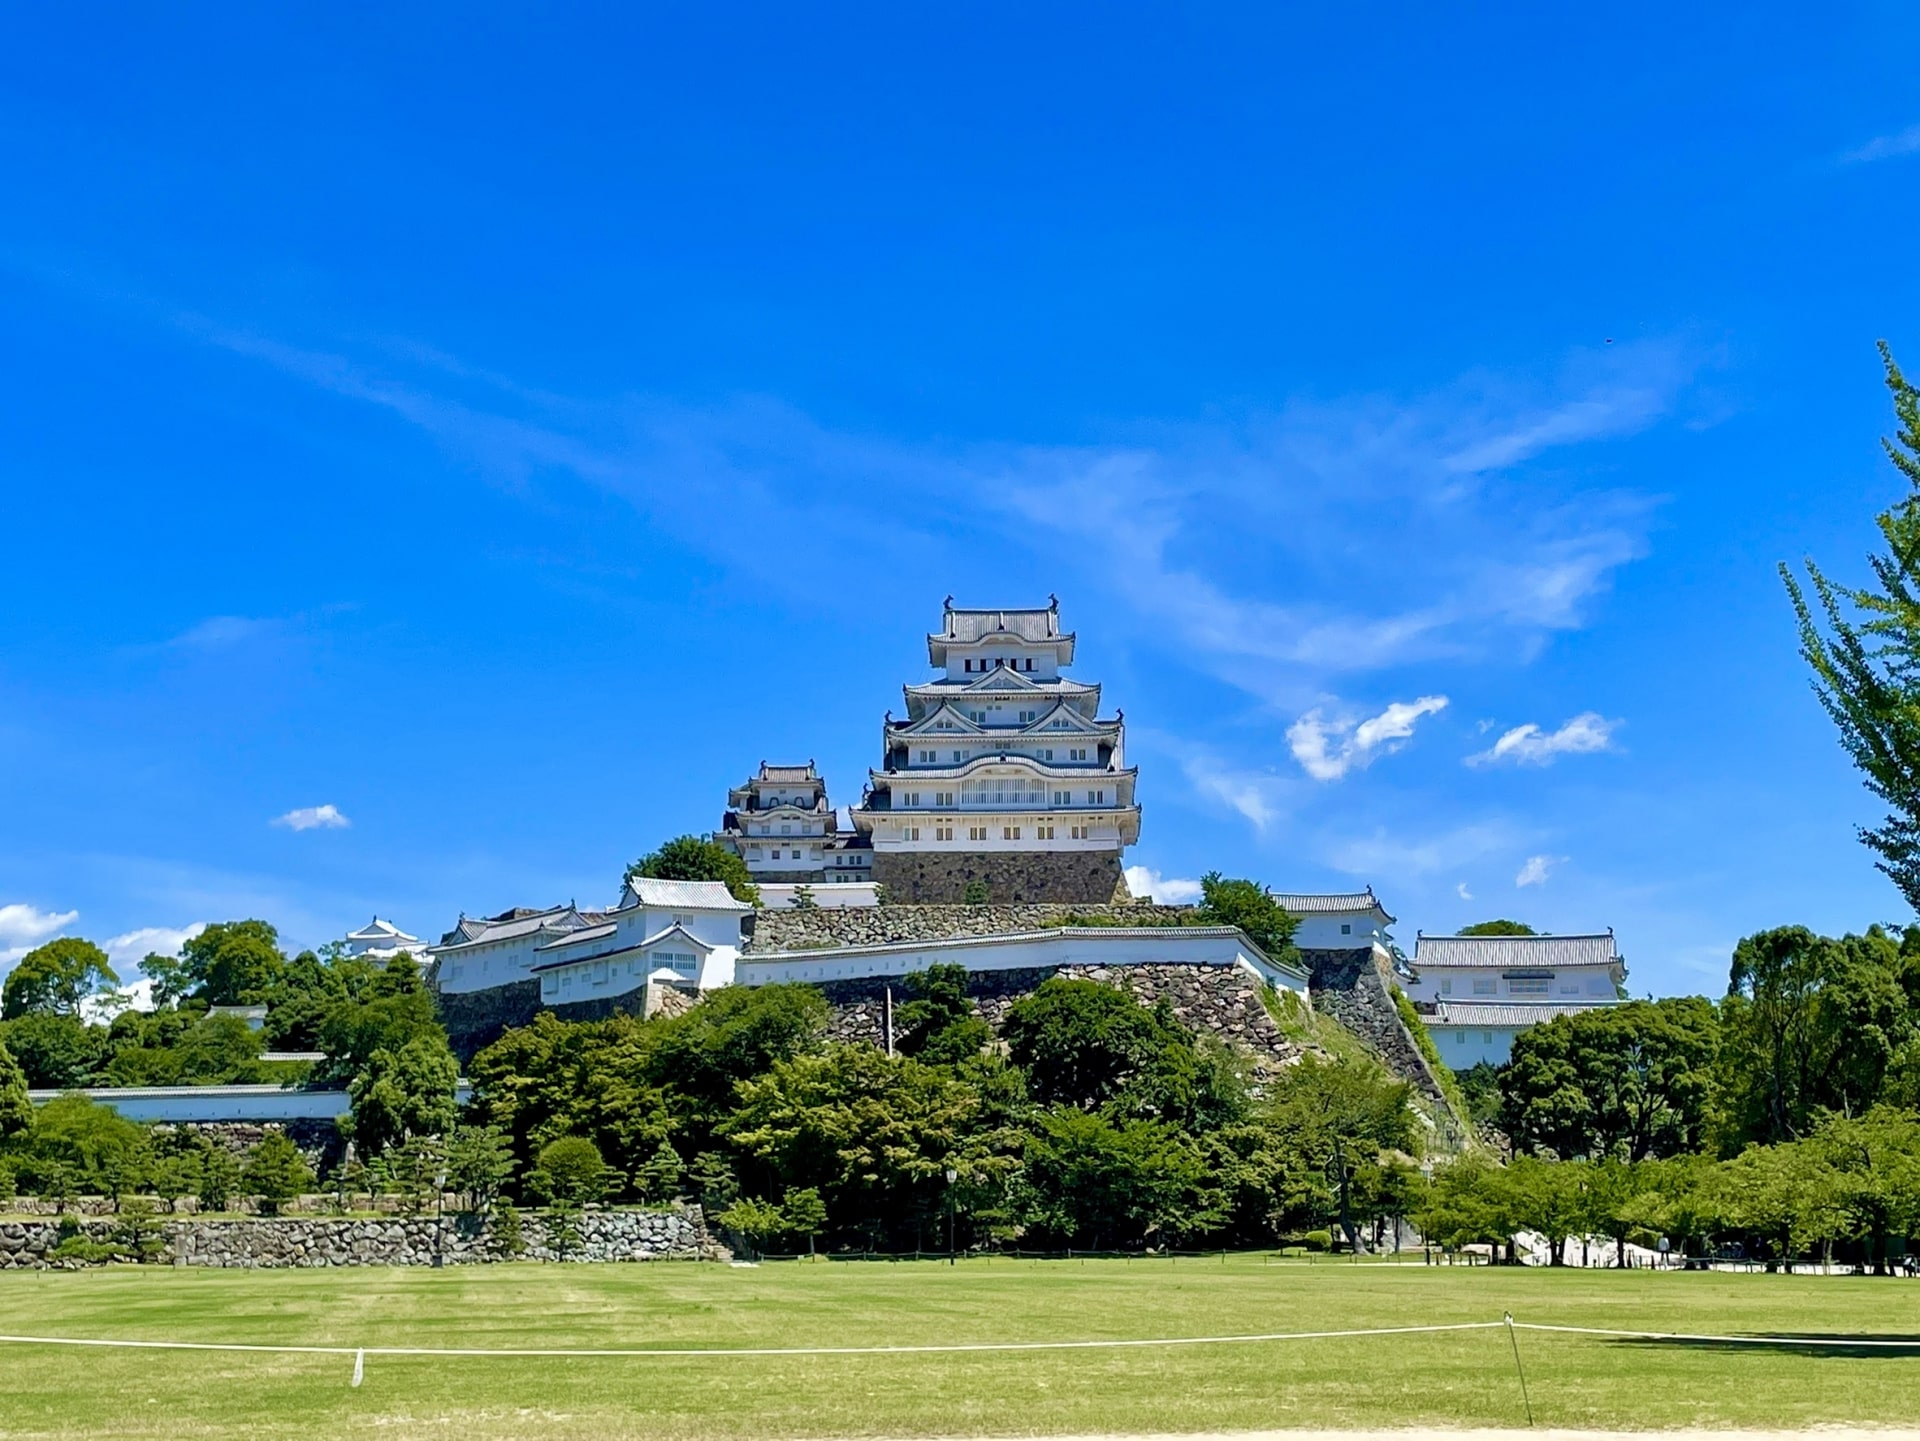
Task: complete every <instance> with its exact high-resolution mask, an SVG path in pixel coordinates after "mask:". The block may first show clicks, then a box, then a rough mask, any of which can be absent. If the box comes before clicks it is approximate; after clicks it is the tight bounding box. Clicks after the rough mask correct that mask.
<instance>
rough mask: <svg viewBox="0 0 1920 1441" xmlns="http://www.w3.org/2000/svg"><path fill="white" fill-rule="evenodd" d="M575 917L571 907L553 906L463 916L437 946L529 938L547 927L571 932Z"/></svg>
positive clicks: (575, 913)
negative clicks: (549, 907)
mask: <svg viewBox="0 0 1920 1441" xmlns="http://www.w3.org/2000/svg"><path fill="white" fill-rule="evenodd" d="M577 914H579V913H577V912H575V910H574V908H573V907H572V906H554V907H552V908H551V909H549V910H544V911H535V910H527V909H524V908H523V909H520V910H513V911H508V912H506V913H505V914H504V915H501V916H497V917H488V916H462V917H461V918H460V922H459V924H458V925H456V926H455V927H454V928H453V929H452V930H450V931H448V932H447V933H446V934H445V935H444V936H442V937H441V938H440V945H441V946H443V947H444V946H462V945H466V944H468V943H470V942H473V941H506V940H512V939H513V938H514V937H515V936H527V935H532V934H533V933H534V932H535V931H538V930H542V929H544V928H546V927H548V926H554V927H557V928H559V929H572V928H573V925H574V918H575V916H576V915H577ZM594 919H596V920H597V919H598V917H597V916H596V917H594Z"/></svg>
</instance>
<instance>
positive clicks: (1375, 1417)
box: [0, 1258, 1920, 1441]
mask: <svg viewBox="0 0 1920 1441" xmlns="http://www.w3.org/2000/svg"><path fill="white" fill-rule="evenodd" d="M1506 1310H1511V1311H1512V1312H1513V1313H1514V1315H1515V1317H1516V1318H1518V1319H1520V1320H1523V1321H1543V1322H1557V1323H1563V1324H1574V1325H1595V1326H1612V1327H1619V1328H1647V1329H1657V1330H1685V1331H1713V1332H1731V1333H1755V1332H1787V1333H1794V1334H1800V1335H1807V1334H1821V1335H1833V1336H1836V1337H1845V1336H1862V1335H1879V1336H1887V1335H1897V1336H1903V1337H1904V1336H1912V1337H1916V1338H1920V1284H1914V1283H1911V1282H1906V1281H1899V1280H1873V1279H1853V1278H1845V1279H1843V1278H1827V1277H1819V1276H1793V1277H1787V1276H1766V1275H1752V1276H1749V1275H1739V1276H1733V1275H1717V1274H1715V1275H1697V1274H1694V1275H1689V1274H1673V1273H1664V1274H1652V1273H1648V1272H1642V1271H1634V1272H1625V1273H1609V1272H1579V1271H1567V1272H1548V1271H1541V1270H1507V1269H1485V1268H1475V1269H1466V1268H1435V1269H1429V1268H1426V1267H1419V1266H1413V1267H1390V1266H1350V1265H1341V1264H1338V1263H1323V1264H1320V1265H1314V1266H1309V1265H1302V1264H1297V1263H1296V1264H1273V1265H1267V1264H1263V1262H1262V1261H1261V1260H1260V1259H1259V1258H1245V1259H1234V1260H1231V1261H1228V1262H1226V1263H1225V1264H1222V1263H1221V1262H1220V1261H1218V1260H1213V1261H1198V1260H1180V1261H1175V1262H1168V1261H1134V1262H1131V1263H1129V1262H1120V1261H1094V1262H1088V1263H1085V1264H1082V1263H1079V1262H1057V1261H1056V1262H1038V1263H1035V1262H1006V1261H995V1262H984V1261H974V1262H968V1263H963V1264H962V1265H960V1266H957V1267H948V1266H945V1265H941V1264H938V1263H934V1262H926V1263H908V1264H896V1265H888V1264H841V1263H835V1264H812V1265H799V1264H788V1265H768V1266H763V1267H760V1268H758V1269H732V1268H729V1267H725V1266H716V1265H699V1264H664V1263H662V1264H647V1265H622V1266H584V1265H574V1266H533V1265H525V1266H521V1265H516V1266H495V1267H471V1268H466V1267H462V1268H455V1269H448V1270H444V1271H438V1272H435V1271H429V1270H404V1269H391V1270H389V1269H371V1268H370V1269H364V1270H360V1269H348V1270H334V1271H210V1270H174V1269H172V1268H132V1267H115V1268H110V1269H104V1270H92V1271H81V1272H10V1273H7V1274H4V1275H0V1331H4V1332H7V1333H12V1334H28V1335H60V1336H95V1337H105V1336H112V1337H131V1338H143V1339H156V1340H160V1339H168V1340H201V1341H253V1342H278V1343H299V1344H319V1345H349V1346H357V1345H365V1346H380V1345H386V1346H407V1345H425V1346H473V1347H483V1348H484V1347H505V1346H552V1347H564V1346H695V1347H708V1346H711V1347H724V1346H752V1345H760V1346H806V1345H854V1346H857V1345H898V1344H907V1343H915V1342H947V1341H970V1340H1028V1339H1032V1340H1064V1339H1086V1338H1094V1337H1146V1336H1180V1335H1218V1334H1225V1333H1235V1332H1262V1331H1297V1330H1313V1329H1338V1328H1347V1327H1365V1326H1395V1325H1416V1324H1427V1323H1441V1322H1449V1321H1480V1320H1491V1319H1497V1318H1498V1317H1499V1315H1500V1314H1501V1312H1502V1311H1506ZM1520 1346H1521V1351H1522V1354H1523V1356H1524V1359H1525V1361H1526V1366H1527V1375H1528V1380H1529V1382H1530V1383H1531V1385H1532V1393H1533V1406H1534V1412H1535V1415H1536V1417H1537V1419H1538V1422H1539V1424H1540V1425H1541V1426H1552V1427H1593V1428H1620V1429H1644V1428H1661V1427H1677V1426H1746V1427H1759V1428H1778V1427H1806V1426H1813V1425H1816V1424H1820V1423H1838V1422H1853V1423H1869V1424H1874V1423H1877V1424H1883V1425H1899V1424H1912V1422H1913V1420H1914V1418H1915V1416H1916V1415H1920V1339H1917V1340H1916V1344H1915V1347H1914V1349H1913V1350H1912V1351H1888V1352H1882V1353H1869V1354H1860V1353H1859V1352H1857V1351H1855V1352H1851V1353H1850V1352H1849V1351H1848V1349H1847V1347H1846V1346H1845V1345H1844V1344H1843V1343H1840V1342H1836V1343H1835V1344H1833V1345H1831V1346H1827V1347H1822V1348H1820V1349H1819V1350H1817V1351H1815V1352H1813V1353H1805V1352H1793V1351H1784V1350H1776V1349H1766V1348H1754V1349H1744V1348H1743V1349H1737V1350H1727V1349H1716V1348H1708V1347H1699V1346H1688V1345H1674V1344H1659V1345H1652V1344H1644V1343H1636V1342H1619V1341H1605V1340H1596V1339H1589V1338H1575V1337H1565V1336H1553V1335H1543V1334H1540V1333H1537V1332H1536V1333H1526V1332H1523V1333H1521V1336H1520ZM351 1367H352V1363H351V1360H350V1359H348V1358H341V1357H325V1356H318V1357H316V1356H266V1355H245V1354H222V1353H191V1352H153V1351H148V1352H141V1351H105V1350H74V1349H63V1348H53V1347H41V1346H16V1345H7V1346H0V1437H7V1438H13V1437H29V1436H31V1437H41V1436H58V1437H79V1436H87V1437H107V1436H160V1437H195V1438H222V1437H233V1438H240V1437H249V1438H254V1437H293V1436H299V1437H335V1436H343V1435H378V1436H404V1435H413V1434H432V1435H435V1436H445V1437H450V1438H457V1441H471V1438H490V1437H502V1438H505V1437H515V1438H519V1437H528V1438H548V1437H555V1438H557V1437H568V1438H576V1437H615V1436H620V1437H625V1436H635V1437H639V1436H646V1437H656V1436H657V1437H688V1438H699V1437H716V1438H719V1437H728V1438H731V1437H825V1436H903V1437H904V1436H952V1435H991V1436H1014V1435H1048V1434H1052V1435H1066V1434H1080V1435H1086V1434H1090V1433H1137V1432H1159V1431H1202V1430H1242V1429H1244V1430H1255V1429H1271V1428H1280V1427H1355V1428H1360V1427H1366V1428H1381V1427H1394V1426H1415V1425H1440V1426H1520V1425H1524V1424H1525V1417H1524V1414H1523V1412H1522V1410H1521V1405H1520V1395H1519V1389H1518V1386H1517V1384H1516V1382H1515V1378H1514V1369H1513V1356H1512V1353H1511V1351H1510V1350H1509V1349H1508V1341H1507V1337H1506V1334H1505V1333H1504V1332H1502V1331H1474V1332H1463V1333H1454V1334H1444V1333H1443V1334H1436V1335H1422V1336H1397V1337H1376V1338H1366V1339H1359V1340H1315V1341H1290V1342H1271V1343H1258V1344H1243V1345H1230V1346H1192V1347H1173V1348H1167V1349H1132V1350H1121V1351H1054V1352H1025V1353H1019V1352H1016V1353H989V1354H974V1355H918V1356H857V1357H749V1358H724V1357H713V1358H699V1357H675V1358H663V1359H645V1358H632V1359H593V1360H589V1359H576V1360H551V1359H527V1358H471V1359H449V1358H387V1357H371V1358H369V1359H368V1361H367V1372H366V1381H365V1384H364V1385H362V1386H361V1387H360V1388H359V1389H357V1390H356V1389H352V1388H350V1387H349V1386H348V1384H347V1382H348V1377H349V1374H350V1372H351Z"/></svg>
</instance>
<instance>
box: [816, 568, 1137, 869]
mask: <svg viewBox="0 0 1920 1441" xmlns="http://www.w3.org/2000/svg"><path fill="white" fill-rule="evenodd" d="M1073 650H1074V636H1073V632H1071V631H1065V632H1063V631H1062V630H1061V629H1060V603H1059V601H1058V599H1057V598H1056V599H1051V600H1050V602H1049V604H1048V605H1047V606H1046V608H1045V609H1042V610H961V609H956V608H955V606H954V604H953V600H952V598H951V597H949V598H948V600H947V603H946V608H945V613H944V615H943V616H942V618H941V626H940V629H939V630H937V631H935V632H934V633H932V634H931V635H929V636H928V637H927V660H928V662H929V664H930V665H931V666H932V667H933V669H934V670H935V671H936V672H938V674H937V675H935V677H934V678H933V679H931V680H928V681H924V682H921V683H919V684H917V685H908V686H906V687H905V688H904V690H905V697H906V708H907V713H906V715H905V717H904V718H902V719H897V720H896V719H895V718H894V717H893V715H892V714H891V712H889V714H888V715H887V718H886V722H885V725H884V728H883V731H882V737H881V747H882V761H881V764H880V766H879V768H877V769H875V770H872V771H870V772H869V773H868V784H867V790H866V794H865V795H864V796H863V797H862V799H861V802H860V804H859V805H858V806H856V807H854V808H853V810H852V812H851V819H852V821H853V826H854V829H855V830H856V831H857V832H858V833H859V835H860V836H862V837H863V838H865V840H866V841H867V843H868V844H870V845H871V846H872V849H873V866H872V874H873V879H874V880H875V881H877V882H879V883H880V884H881V885H882V886H884V887H885V889H886V892H887V895H888V896H889V898H890V899H892V900H894V901H896V902H901V903H907V904H911V903H915V902H921V903H926V902H942V901H960V900H963V899H965V898H966V893H967V888H968V885H969V883H971V882H980V883H984V884H985V886H986V887H987V891H988V893H989V895H990V896H991V898H992V899H993V900H996V901H1029V900H1046V901H1068V902H1076V901H1086V902H1100V901H1108V900H1112V899H1113V898H1114V897H1115V896H1116V895H1124V894H1125V885H1126V883H1125V880H1124V879H1123V877H1122V865H1121V855H1122V852H1123V851H1124V850H1125V848H1126V847H1127V846H1129V845H1132V844H1133V843H1134V842H1135V841H1136V840H1138V839H1139V837H1140V807H1139V806H1138V804H1136V802H1135V800H1134V782H1135V780H1136V778H1137V772H1136V771H1135V770H1134V768H1133V767H1131V766H1129V765H1128V764H1127V763H1126V726H1125V724H1124V715H1123V713H1122V712H1118V711H1116V712H1115V713H1114V714H1113V715H1112V716H1110V717H1102V716H1101V715H1100V687H1099V686H1098V685H1097V684H1087V683H1085V682H1083V681H1078V680H1072V679H1069V678H1068V677H1067V676H1066V675H1065V674H1063V672H1065V671H1066V669H1067V668H1068V667H1069V666H1071V665H1072V664H1073Z"/></svg>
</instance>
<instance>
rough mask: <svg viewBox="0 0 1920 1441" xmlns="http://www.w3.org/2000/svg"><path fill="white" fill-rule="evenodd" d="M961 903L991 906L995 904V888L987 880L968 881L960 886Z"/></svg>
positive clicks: (964, 904)
mask: <svg viewBox="0 0 1920 1441" xmlns="http://www.w3.org/2000/svg"><path fill="white" fill-rule="evenodd" d="M960 904H961V905H963V906H989V905H992V904H993V888H992V887H991V886H989V885H988V884H987V883H986V882H985V881H981V880H972V881H968V882H967V883H966V884H965V885H964V886H962V887H961V888H960Z"/></svg>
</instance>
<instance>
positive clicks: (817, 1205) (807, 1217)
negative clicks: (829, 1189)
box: [780, 1186, 827, 1256]
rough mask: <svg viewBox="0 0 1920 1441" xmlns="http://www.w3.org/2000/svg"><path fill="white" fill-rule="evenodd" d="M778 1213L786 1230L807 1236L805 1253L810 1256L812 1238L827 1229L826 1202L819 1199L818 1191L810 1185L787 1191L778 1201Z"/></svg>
mask: <svg viewBox="0 0 1920 1441" xmlns="http://www.w3.org/2000/svg"><path fill="white" fill-rule="evenodd" d="M780 1213H781V1215H782V1217H783V1218H784V1219H785V1221H786V1228H787V1230H789V1231H791V1232H792V1233H793V1234H794V1235H796V1236H804V1237H806V1238H807V1254H808V1255H809V1256H811V1255H812V1254H813V1243H814V1238H815V1237H817V1236H818V1235H819V1234H820V1233H821V1232H822V1231H824V1230H826V1229H827V1203H826V1202H825V1201H822V1200H821V1199H820V1193H819V1192H818V1191H816V1190H814V1189H813V1188H812V1187H811V1186H807V1187H803V1188H801V1189H800V1190H798V1191H789V1192H787V1196H786V1199H785V1200H784V1201H782V1202H781V1203H780Z"/></svg>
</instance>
